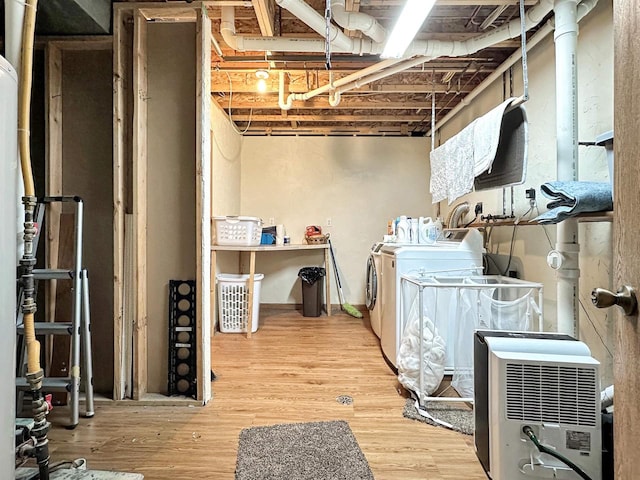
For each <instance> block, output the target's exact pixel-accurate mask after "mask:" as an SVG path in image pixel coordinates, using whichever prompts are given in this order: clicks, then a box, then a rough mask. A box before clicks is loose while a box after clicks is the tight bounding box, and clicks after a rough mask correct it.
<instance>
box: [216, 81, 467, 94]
mask: <svg viewBox="0 0 640 480" xmlns="http://www.w3.org/2000/svg"><path fill="white" fill-rule="evenodd" d="M474 87H475V85H465V86H460V87H458V86H457V85H448V84H443V83H437V84H435V85H432V84H431V83H427V82H424V83H421V84H417V85H407V84H371V85H365V86H363V87H360V88H356V89H354V90H351V91H350V92H349V93H351V94H355V93H363V94H375V95H384V94H389V93H424V94H429V93H432V92H435V93H436V94H440V93H462V92H464V93H468V92H470V91H471V90H473V88H474ZM228 91H229V81H228V80H227V81H224V80H222V81H218V82H214V81H213V80H212V82H211V93H221V92H228ZM307 91H309V88H307V86H306V85H304V84H295V83H290V84H289V93H305V92H307ZM236 93H253V94H257V85H256V82H255V79H251V81H250V82H247V81H245V82H233V94H234V95H235V94H236ZM277 94H278V83H277V82H273V81H272V82H269V83H267V91H266V92H265V93H263V94H261V95H277Z"/></svg>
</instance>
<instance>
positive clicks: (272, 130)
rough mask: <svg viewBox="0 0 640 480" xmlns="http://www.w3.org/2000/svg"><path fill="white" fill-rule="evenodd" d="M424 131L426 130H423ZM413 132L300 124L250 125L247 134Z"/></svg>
mask: <svg viewBox="0 0 640 480" xmlns="http://www.w3.org/2000/svg"><path fill="white" fill-rule="evenodd" d="M421 133H424V132H421ZM410 134H411V132H410V130H409V129H408V128H406V127H404V126H402V125H398V126H381V127H349V126H335V127H329V126H326V127H320V126H312V127H306V126H304V127H303V126H298V128H296V129H295V130H293V129H291V127H286V126H283V127H260V126H258V127H251V126H250V127H249V130H247V132H246V133H245V135H295V136H300V135H333V136H336V135H347V136H352V135H358V136H362V135H375V136H386V135H388V136H408V135H410Z"/></svg>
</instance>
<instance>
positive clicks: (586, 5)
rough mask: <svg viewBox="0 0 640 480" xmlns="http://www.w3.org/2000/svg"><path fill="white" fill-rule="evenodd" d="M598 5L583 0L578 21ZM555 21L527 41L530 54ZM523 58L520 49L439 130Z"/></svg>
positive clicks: (470, 95)
mask: <svg viewBox="0 0 640 480" xmlns="http://www.w3.org/2000/svg"><path fill="white" fill-rule="evenodd" d="M597 3H598V0H583V1H582V2H581V3H580V4H579V5H578V21H580V20H582V18H583V17H585V16H586V15H587V14H588V13H589V12H590V11H591V10H593V8H594V7H595V6H596V4H597ZM553 27H554V21H553V19H551V20H549V21H548V22H547V23H545V24H544V25H543V26H542V27H540V28H539V29H538V31H537V32H536V33H535V34H534V35H533V36H532V37H531V38H530V39H528V40H527V52H529V51H530V50H531V49H532V48H533V47H535V46H536V45H538V43H540V42H541V41H542V40H543V39H544V38H545V37H546V36H547V35H548V34H549V33H551V32H552V31H553ZM521 58H522V49H521V48H519V49H518V50H516V51H515V52H514V53H512V54H511V55H510V56H509V57H508V58H507V59H506V60H505V61H504V62H502V63H501V64H500V66H499V67H498V68H497V69H496V70H494V71H493V72H492V73H491V75H489V76H488V77H487V78H485V79H484V80H483V81H482V82H480V84H479V85H478V86H477V87H476V88H474V89H473V90H472V91H471V92H469V94H468V95H467V96H466V97H464V98H463V99H462V100H461V101H460V103H458V105H456V106H455V107H454V108H453V109H451V110H450V111H449V113H447V114H446V115H445V116H444V117H443V118H442V120H440V121H439V122H438V125H437V128H436V129H437V130H439V129H441V128H442V127H443V126H444V125H445V124H446V123H448V122H449V121H450V120H451V119H453V118H454V117H455V116H456V115H457V114H458V113H459V112H460V111H461V110H462V109H463V108H465V107H466V106H467V105H469V104H470V103H471V101H472V100H473V99H474V98H476V97H477V96H478V95H480V94H481V93H482V92H484V91H485V90H486V89H487V88H488V87H489V86H490V85H491V84H492V83H493V82H495V81H496V80H498V79H499V78H500V77H502V74H503V73H504V72H506V71H507V70H509V68H511V67H512V66H513V65H514V64H515V63H516V62H519V61H520V59H521ZM432 132H433V130H432V131H431V132H428V133H427V136H432Z"/></svg>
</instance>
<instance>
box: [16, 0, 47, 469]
mask: <svg viewBox="0 0 640 480" xmlns="http://www.w3.org/2000/svg"><path fill="white" fill-rule="evenodd" d="M37 6H38V0H27V1H26V3H25V7H26V9H25V13H24V25H23V28H22V58H21V63H20V77H19V80H20V86H19V98H18V101H19V104H18V145H19V149H20V164H21V169H22V178H23V181H24V192H25V196H24V197H23V199H22V201H23V204H24V207H25V214H24V254H23V255H22V259H21V260H20V267H21V270H22V277H21V282H22V288H23V292H24V294H23V302H22V312H23V317H24V320H23V323H24V338H25V344H26V347H27V375H26V377H27V381H28V382H29V386H30V388H31V392H32V397H33V401H32V409H33V418H34V427H33V430H32V434H33V436H34V437H35V442H36V444H35V447H34V450H35V457H36V460H37V462H38V468H39V471H40V480H48V478H49V447H48V440H47V432H48V430H49V424H48V422H47V420H46V415H47V411H48V409H47V404H46V402H45V400H44V397H43V395H42V379H43V377H44V372H43V370H42V367H41V366H40V342H38V340H37V339H36V333H35V325H34V318H33V317H34V314H35V312H36V303H35V298H34V281H33V267H34V266H35V263H36V259H35V257H34V255H33V239H34V235H35V233H36V229H35V225H34V222H33V220H34V211H35V206H36V196H35V195H36V193H35V187H34V182H33V172H32V169H31V149H30V145H29V140H30V138H29V137H30V128H31V125H30V107H31V84H32V68H33V43H34V37H35V25H36V9H37Z"/></svg>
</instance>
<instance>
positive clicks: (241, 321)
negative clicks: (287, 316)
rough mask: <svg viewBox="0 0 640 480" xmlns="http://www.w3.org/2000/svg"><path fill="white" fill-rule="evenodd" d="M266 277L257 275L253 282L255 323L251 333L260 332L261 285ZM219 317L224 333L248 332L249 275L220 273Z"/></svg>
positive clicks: (218, 277)
mask: <svg viewBox="0 0 640 480" xmlns="http://www.w3.org/2000/svg"><path fill="white" fill-rule="evenodd" d="M263 278H264V275H263V274H262V273H256V274H255V276H254V282H253V314H252V318H253V322H252V328H251V333H253V332H255V331H256V330H258V318H259V316H260V285H261V284H262V282H261V281H262V279H263ZM216 281H217V283H218V315H219V320H220V331H221V332H222V333H242V332H246V331H247V320H248V313H249V302H248V298H247V291H248V286H247V284H248V282H249V275H246V274H233V273H219V274H217V275H216Z"/></svg>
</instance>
